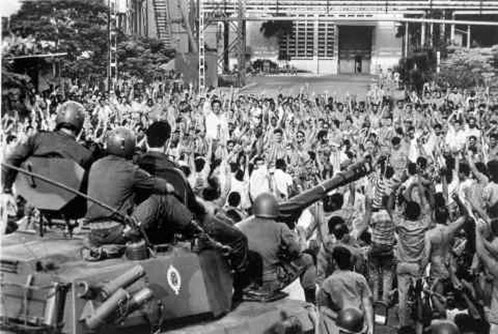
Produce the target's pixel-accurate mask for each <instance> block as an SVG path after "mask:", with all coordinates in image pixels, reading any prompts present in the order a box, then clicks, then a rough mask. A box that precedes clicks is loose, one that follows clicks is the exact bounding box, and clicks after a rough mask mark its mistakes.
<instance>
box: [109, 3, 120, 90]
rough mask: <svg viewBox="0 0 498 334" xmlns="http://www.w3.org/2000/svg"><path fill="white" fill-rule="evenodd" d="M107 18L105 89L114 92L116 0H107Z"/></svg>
mask: <svg viewBox="0 0 498 334" xmlns="http://www.w3.org/2000/svg"><path fill="white" fill-rule="evenodd" d="M108 1H109V3H108V6H109V19H108V21H107V31H108V42H109V65H108V69H107V91H108V92H109V93H110V92H114V91H115V89H116V82H117V80H118V45H117V44H118V34H117V24H118V20H117V4H116V0H108Z"/></svg>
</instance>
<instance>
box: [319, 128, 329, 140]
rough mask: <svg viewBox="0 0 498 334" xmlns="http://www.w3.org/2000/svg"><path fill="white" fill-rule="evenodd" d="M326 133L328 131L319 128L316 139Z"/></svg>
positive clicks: (320, 138) (321, 137)
mask: <svg viewBox="0 0 498 334" xmlns="http://www.w3.org/2000/svg"><path fill="white" fill-rule="evenodd" d="M327 133H328V132H327V130H320V131H319V132H318V134H317V136H316V137H317V138H318V140H322V139H323V137H325V136H326V135H327Z"/></svg>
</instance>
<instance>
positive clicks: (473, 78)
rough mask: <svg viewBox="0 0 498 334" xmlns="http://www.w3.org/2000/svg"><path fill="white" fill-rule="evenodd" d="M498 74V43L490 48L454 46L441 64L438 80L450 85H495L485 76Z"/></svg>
mask: <svg viewBox="0 0 498 334" xmlns="http://www.w3.org/2000/svg"><path fill="white" fill-rule="evenodd" d="M489 73H494V76H496V75H498V45H495V46H494V47H491V48H471V49H465V48H455V49H453V50H451V51H450V54H449V56H448V58H447V59H446V60H445V61H444V62H442V64H441V73H440V75H439V79H440V81H442V82H443V83H447V84H448V85H450V86H451V87H459V88H472V87H475V86H484V85H486V84H487V83H489V84H490V86H493V85H495V83H494V82H495V81H494V80H491V81H490V82H486V77H488V76H489V75H490V74H489Z"/></svg>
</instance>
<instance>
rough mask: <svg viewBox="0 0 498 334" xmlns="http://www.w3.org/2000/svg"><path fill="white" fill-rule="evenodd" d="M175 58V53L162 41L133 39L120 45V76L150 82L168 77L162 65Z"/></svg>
mask: <svg viewBox="0 0 498 334" xmlns="http://www.w3.org/2000/svg"><path fill="white" fill-rule="evenodd" d="M174 56H175V51H174V50H172V49H168V48H166V46H165V44H164V43H162V42H161V41H160V40H157V39H151V38H143V37H142V38H138V37H135V38H132V39H127V40H123V41H122V42H121V43H119V45H118V60H119V62H120V67H119V71H120V76H121V77H123V76H125V77H135V78H139V79H141V80H143V81H144V82H150V81H152V80H154V79H155V78H157V77H161V76H164V75H166V72H167V71H166V70H165V69H164V68H162V67H161V66H162V65H165V64H166V63H168V62H169V61H170V60H171V59H172V58H174Z"/></svg>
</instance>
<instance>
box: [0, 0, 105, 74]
mask: <svg viewBox="0 0 498 334" xmlns="http://www.w3.org/2000/svg"><path fill="white" fill-rule="evenodd" d="M107 15H108V9H107V7H106V6H105V5H104V2H103V1H98V0H53V1H47V0H45V1H35V2H25V3H23V5H22V7H21V10H20V11H19V12H18V13H17V14H15V15H13V16H12V18H11V20H10V22H11V23H10V31H5V32H4V35H6V34H12V35H14V36H20V37H22V38H28V37H33V38H34V39H35V41H36V43H40V44H41V43H44V44H48V45H50V46H51V50H50V51H51V52H67V56H66V57H64V58H63V59H61V70H62V73H63V74H64V76H65V77H69V78H76V77H82V76H97V77H100V76H104V77H105V73H106V64H107V63H106V61H105V59H106V54H107V46H108V43H107Z"/></svg>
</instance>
